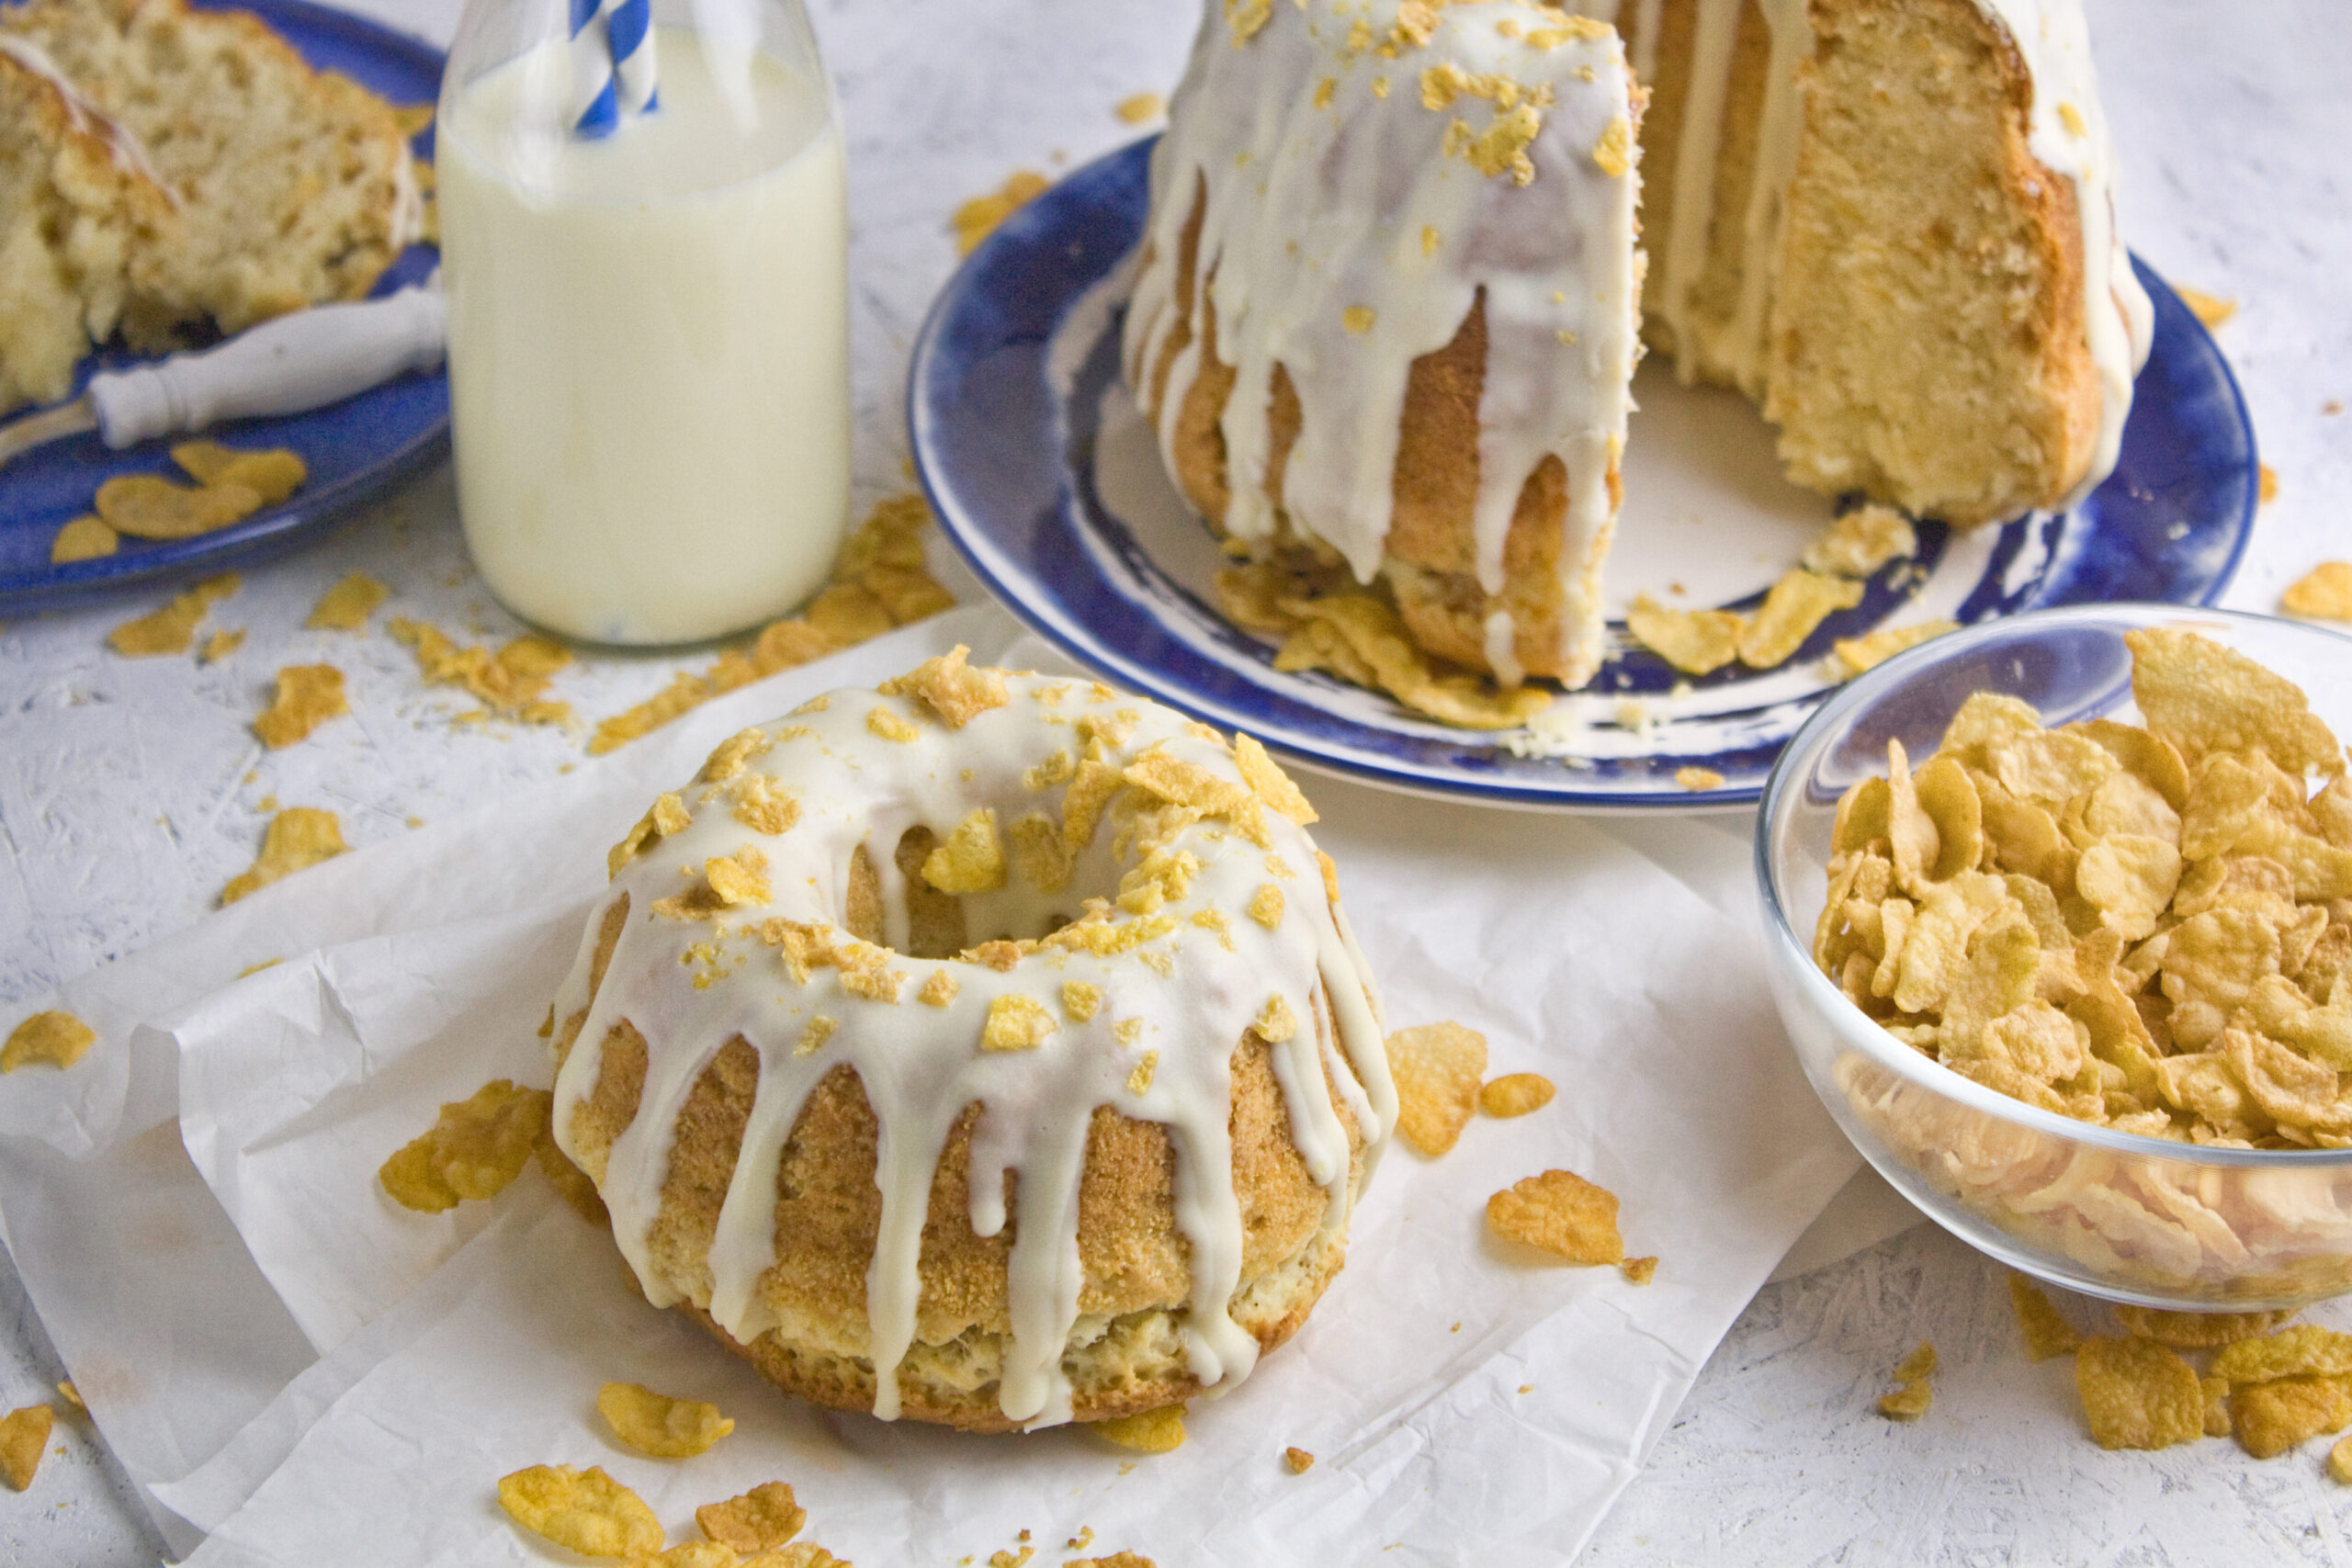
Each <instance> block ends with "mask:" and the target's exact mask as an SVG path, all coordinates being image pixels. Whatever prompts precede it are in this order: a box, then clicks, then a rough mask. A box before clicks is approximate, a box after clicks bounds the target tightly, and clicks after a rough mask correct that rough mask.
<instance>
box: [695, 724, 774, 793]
mask: <svg viewBox="0 0 2352 1568" xmlns="http://www.w3.org/2000/svg"><path fill="white" fill-rule="evenodd" d="M774 747H775V742H774V741H773V740H770V739H768V735H767V731H766V730H764V729H760V728H756V727H755V728H751V729H740V730H737V731H736V732H735V733H734V734H733V735H730V736H729V737H728V738H727V739H724V740H722V741H720V742H719V743H718V746H717V747H716V748H715V749H714V750H712V751H711V753H710V755H709V756H708V757H707V758H706V759H704V761H703V764H702V772H701V773H697V774H695V782H696V783H697V784H725V783H726V782H727V781H728V780H729V779H731V778H733V777H734V776H735V775H736V774H738V773H741V772H742V771H743V765H744V764H745V763H746V762H749V761H752V759H753V758H754V757H759V756H763V755H765V754H766V753H767V752H768V751H769V750H772V749H773V748H774Z"/></svg>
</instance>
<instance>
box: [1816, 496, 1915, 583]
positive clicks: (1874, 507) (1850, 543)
mask: <svg viewBox="0 0 2352 1568" xmlns="http://www.w3.org/2000/svg"><path fill="white" fill-rule="evenodd" d="M1918 553H1919V535H1918V531H1917V529H1915V528H1913V527H1912V526H1911V519H1909V518H1908V517H1905V516H1904V515H1903V513H1900V512H1897V511H1896V510H1895V509H1894V508H1893V507H1892V506H1883V505H1881V504H1879V503H1878V502H1874V501H1873V502H1865V503H1864V504H1862V505H1860V506H1858V507H1856V508H1854V510H1853V511H1851V512H1849V513H1843V514H1841V515H1840V516H1838V517H1837V518H1836V519H1834V520H1833V521H1832V522H1831V523H1830V525H1828V526H1827V527H1826V528H1824V529H1823V530H1822V531H1821V533H1820V535H1819V536H1817V537H1815V539H1814V540H1813V542H1812V543H1811V544H1808V545H1807V546H1805V547H1804V557H1803V558H1802V561H1803V564H1804V569H1805V570H1807V571H1817V572H1819V573H1821V574H1822V575H1823V576H1825V577H1868V576H1870V575H1871V573H1873V572H1875V571H1877V570H1878V569H1879V568H1881V567H1883V566H1884V565H1885V564H1886V563H1887V562H1889V561H1891V560H1908V559H1909V558H1911V557H1913V556H1915V555H1917V554H1918Z"/></svg>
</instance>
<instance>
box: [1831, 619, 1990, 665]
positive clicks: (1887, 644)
mask: <svg viewBox="0 0 2352 1568" xmlns="http://www.w3.org/2000/svg"><path fill="white" fill-rule="evenodd" d="M1959 629H1960V623H1959V622H1957V621H1947V620H1942V619H1938V620H1933V621H1922V622H1920V623H1919V624H1918V625H1917V626H1882V627H1880V628H1879V629H1878V630H1877V631H1874V632H1868V633H1865V634H1864V635H1862V636H1860V637H1839V638H1838V640H1837V641H1836V642H1835V643H1833V644H1832V645H1831V646H1832V648H1834V649H1836V651H1837V654H1838V663H1840V664H1842V665H1844V666H1845V667H1846V673H1847V674H1849V675H1860V673H1862V672H1863V671H1866V670H1875V669H1877V668H1878V667H1879V666H1880V665H1882V664H1883V663H1885V662H1886V661H1887V660H1890V659H1892V658H1894V656H1895V655H1896V654H1898V653H1901V652H1903V651H1905V649H1914V648H1917V647H1918V646H1919V645H1920V644H1921V643H1923V642H1926V641H1928V640H1929V639H1930V638H1933V637H1941V636H1943V635H1944V633H1946V632H1956V631H1958V630H1959Z"/></svg>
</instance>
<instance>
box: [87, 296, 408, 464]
mask: <svg viewBox="0 0 2352 1568" xmlns="http://www.w3.org/2000/svg"><path fill="white" fill-rule="evenodd" d="M447 322H448V312H447V305H446V304H445V302H444V300H443V299H442V296H441V291H440V290H439V289H437V288H403V289H401V291H400V292H399V293H397V294H393V295H390V296H389V297H388V298H385V299H366V300H360V301H358V302H356V303H353V304H346V305H319V306H314V307H313V308H311V309H310V310H297V311H294V312H293V313H292V314H290V315H285V316H280V317H278V318H277V319H276V320H275V321H264V322H263V323H262V324H261V325H259V326H257V327H254V328H251V329H249V330H247V331H245V332H243V333H239V334H238V335H237V336H235V337H233V338H231V339H230V340H229V341H228V342H227V343H224V344H220V346H219V347H218V348H209V349H206V350H205V351H204V352H202V353H201V354H175V355H172V356H171V357H170V358H169V359H166V360H164V361H163V362H162V363H160V364H156V365H142V366H140V367H137V368H135V369H131V370H120V371H112V372H108V373H107V374H105V375H100V376H94V377H92V378H90V389H89V395H90V402H91V406H92V407H93V408H95V409H96V411H97V415H98V432H99V434H101V435H103V436H104V437H105V438H106V444H107V446H114V447H123V446H130V445H132V444H133V443H135V442H140V441H145V440H148V439H150V438H151V437H153V436H157V435H167V434H172V433H174V432H176V431H195V430H202V429H204V428H205V427H206V426H208V425H210V424H214V423H219V422H220V421H221V420H228V419H252V418H256V417H266V416H268V415H271V414H286V413H300V412H304V411H306V410H309V409H315V408H323V407H325V406H326V405H327V404H329V403H333V402H340V401H342V400H344V399H345V398H347V397H350V396H352V395H353V394H355V393H357V392H364V391H366V390H367V389H368V388H370V387H374V386H379V385H380V384H382V383H383V382H386V381H389V380H390V379H391V378H393V377H395V376H398V375H401V374H402V373H404V372H406V371H410V370H429V369H431V368H432V367H434V366H436V365H438V364H440V363H441V355H442V351H443V346H444V344H445V341H446V338H447Z"/></svg>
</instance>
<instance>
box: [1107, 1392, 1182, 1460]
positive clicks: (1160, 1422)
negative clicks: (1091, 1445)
mask: <svg viewBox="0 0 2352 1568" xmlns="http://www.w3.org/2000/svg"><path fill="white" fill-rule="evenodd" d="M1089 1429H1090V1430H1091V1431H1092V1432H1094V1433H1095V1435H1097V1436H1098V1437H1101V1438H1103V1439H1104V1440H1106V1441H1108V1442H1112V1443H1115V1444H1117V1445H1118V1446H1119V1447H1120V1448H1123V1449H1133V1450H1136V1452H1137V1453H1147V1454H1164V1453H1170V1452H1172V1451H1173V1450H1176V1449H1178V1448H1180V1447H1182V1445H1183V1441H1184V1407H1183V1406H1182V1405H1181V1404H1163V1405H1161V1406H1160V1407H1159V1409H1157V1410H1145V1411H1141V1412H1138V1413H1137V1414H1136V1415H1133V1416H1112V1417H1111V1418H1110V1419H1109V1420H1107V1421H1095V1422H1091V1423H1089Z"/></svg>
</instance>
